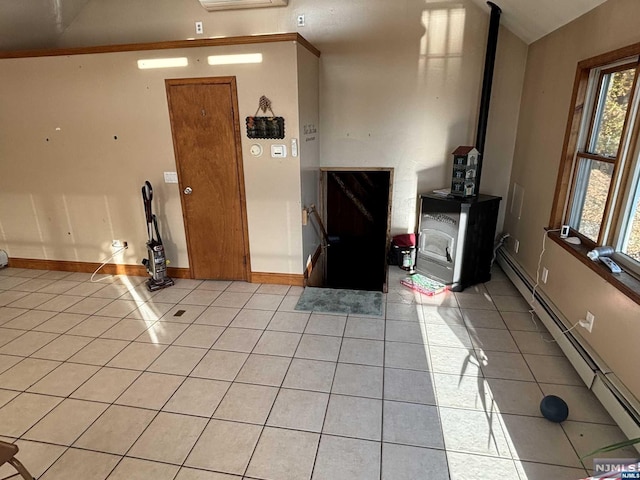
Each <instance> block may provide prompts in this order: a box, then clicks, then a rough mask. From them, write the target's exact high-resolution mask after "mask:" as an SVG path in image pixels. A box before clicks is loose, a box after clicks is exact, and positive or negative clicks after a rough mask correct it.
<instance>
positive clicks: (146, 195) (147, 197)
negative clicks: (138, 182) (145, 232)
mask: <svg viewBox="0 0 640 480" xmlns="http://www.w3.org/2000/svg"><path fill="white" fill-rule="evenodd" d="M151 200H153V187H152V186H151V183H150V182H149V181H148V180H147V181H146V182H144V185H143V186H142V201H143V203H144V213H145V216H146V219H147V224H151V223H152V222H153V214H152V213H151Z"/></svg>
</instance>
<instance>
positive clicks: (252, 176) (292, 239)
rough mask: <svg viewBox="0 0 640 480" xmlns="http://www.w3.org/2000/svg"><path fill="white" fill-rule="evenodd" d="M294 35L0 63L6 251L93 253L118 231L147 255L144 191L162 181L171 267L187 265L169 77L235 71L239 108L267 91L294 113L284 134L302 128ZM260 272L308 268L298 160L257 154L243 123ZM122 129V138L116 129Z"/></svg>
mask: <svg viewBox="0 0 640 480" xmlns="http://www.w3.org/2000/svg"><path fill="white" fill-rule="evenodd" d="M296 48H297V47H296V45H295V44H294V43H293V42H280V43H269V44H259V45H245V46H229V47H206V48H205V47H202V48H189V49H181V50H171V51H166V50H165V51H146V52H123V53H108V54H92V55H75V56H69V57H40V58H24V59H15V60H14V59H10V60H2V61H0V64H1V65H2V68H0V84H2V86H3V88H2V90H1V91H0V104H2V106H3V107H2V110H1V111H0V158H2V175H0V225H1V230H0V235H1V237H0V248H4V249H6V250H7V252H8V253H9V255H10V256H12V257H22V258H38V259H54V260H72V261H85V262H96V261H99V260H100V259H101V258H103V257H105V256H107V255H108V254H110V253H111V248H110V243H111V240H112V239H121V240H127V241H128V242H129V245H130V247H129V250H127V251H126V252H124V254H122V255H121V256H120V257H119V258H117V259H116V260H117V261H118V262H119V263H129V264H136V263H138V262H139V261H140V259H141V258H143V256H145V255H146V249H145V242H146V229H145V221H144V214H143V206H142V200H141V198H140V188H141V186H142V184H143V182H144V180H146V179H148V180H150V181H151V183H152V184H153V185H154V190H155V203H154V209H155V211H156V213H157V214H158V217H159V221H160V224H161V228H162V233H163V240H164V241H165V244H166V249H167V256H168V258H169V259H170V260H171V262H172V263H171V265H172V266H175V267H187V266H188V258H187V252H186V241H185V234H184V225H183V221H182V211H181V205H180V192H179V189H178V185H176V184H164V181H163V172H165V171H176V166H175V160H174V155H173V145H172V140H171V128H170V124H169V115H168V109H167V101H166V91H165V85H164V80H165V78H183V77H210V76H227V75H235V76H236V78H237V85H238V104H239V105H238V106H239V117H240V118H241V119H242V121H244V118H245V117H246V116H248V115H253V114H255V111H256V109H257V105H258V99H259V98H260V96H261V95H263V94H265V95H267V96H268V97H269V98H270V99H271V100H272V102H273V109H274V110H275V112H276V114H278V115H282V116H284V117H285V119H286V138H285V139H284V140H282V141H279V142H278V143H286V142H288V141H289V139H290V138H296V137H299V133H298V107H297V99H296V92H297V67H296V65H297V59H296V56H297V53H296ZM254 52H261V53H262V54H263V62H262V63H261V64H252V65H235V66H215V67H214V66H209V65H208V64H207V56H208V55H212V54H230V53H254ZM163 56H186V57H188V58H189V66H188V67H185V68H180V69H171V70H167V69H160V70H139V69H138V68H137V63H136V62H137V60H138V59H140V58H156V57H163ZM241 131H242V132H243V135H242V150H243V153H244V174H245V185H246V194H247V195H246V196H247V214H248V223H249V239H250V250H251V262H252V270H253V271H255V272H283V273H300V272H301V271H302V268H303V267H302V240H301V224H300V223H301V222H300V214H299V212H300V208H301V207H300V174H299V171H300V167H299V159H298V158H291V157H289V158H285V159H273V158H271V157H270V154H269V146H270V144H271V143H276V142H274V141H258V142H257V143H261V144H263V145H264V147H265V153H264V154H263V155H262V156H261V157H257V158H256V157H252V156H251V155H250V154H249V145H250V144H251V143H253V142H250V141H249V139H247V138H246V134H244V128H242V129H241ZM115 137H117V139H116V138H115Z"/></svg>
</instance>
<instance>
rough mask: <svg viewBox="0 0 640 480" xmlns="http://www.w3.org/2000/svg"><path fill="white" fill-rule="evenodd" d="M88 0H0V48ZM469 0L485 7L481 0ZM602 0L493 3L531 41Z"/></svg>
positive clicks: (35, 40)
mask: <svg viewBox="0 0 640 480" xmlns="http://www.w3.org/2000/svg"><path fill="white" fill-rule="evenodd" d="M89 1H109V0H0V50H22V49H33V48H51V47H54V46H55V45H56V40H57V38H58V36H59V35H60V34H61V33H62V32H63V31H64V29H65V28H67V27H68V26H69V25H70V24H71V23H72V22H73V20H74V18H75V17H76V15H78V13H79V12H80V11H81V10H82V8H84V6H85V5H86V4H87V3H88V2H89ZM131 1H134V2H135V1H136V0H131ZM193 1H194V2H195V1H197V0H193ZM389 1H395V0H389ZM427 1H428V0H427ZM472 1H473V2H475V3H477V4H478V5H480V6H481V7H482V8H485V9H486V8H487V6H486V1H485V0H472ZM605 1H606V0H495V2H494V3H496V4H497V5H498V6H499V7H500V8H501V9H502V18H501V23H502V24H503V25H504V26H505V27H507V28H508V29H509V30H511V31H512V32H513V33H514V34H516V35H517V36H519V37H520V38H521V39H522V40H524V41H525V42H526V43H531V42H534V41H535V40H537V39H539V38H540V37H543V36H544V35H546V34H547V33H550V32H552V31H553V30H555V29H557V28H559V27H561V26H562V25H564V24H566V23H568V22H570V21H571V20H573V19H574V18H577V17H579V16H581V15H583V14H584V13H586V12H588V11H589V10H591V9H592V8H594V7H596V6H598V5H600V4H601V3H604V2H605Z"/></svg>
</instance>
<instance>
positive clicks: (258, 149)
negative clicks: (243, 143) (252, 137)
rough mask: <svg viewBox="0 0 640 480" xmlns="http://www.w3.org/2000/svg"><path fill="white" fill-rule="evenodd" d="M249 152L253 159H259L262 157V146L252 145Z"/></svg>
mask: <svg viewBox="0 0 640 480" xmlns="http://www.w3.org/2000/svg"><path fill="white" fill-rule="evenodd" d="M249 152H251V155H253V156H254V157H259V156H260V155H262V145H259V144H257V143H254V144H253V145H251V148H250V149H249Z"/></svg>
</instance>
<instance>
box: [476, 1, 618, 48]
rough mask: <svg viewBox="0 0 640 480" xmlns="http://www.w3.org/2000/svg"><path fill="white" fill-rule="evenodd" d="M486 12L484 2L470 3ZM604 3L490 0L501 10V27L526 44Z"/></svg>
mask: <svg viewBox="0 0 640 480" xmlns="http://www.w3.org/2000/svg"><path fill="white" fill-rule="evenodd" d="M473 1H474V2H475V3H477V4H478V5H481V6H483V7H484V8H486V4H487V2H486V1H485V0H473ZM605 1H606V0H493V3H495V4H496V5H497V6H499V7H500V8H501V9H502V15H501V18H500V23H501V24H502V25H504V26H505V27H507V28H508V29H509V30H511V31H512V32H513V33H514V34H516V35H517V36H518V37H520V38H521V39H522V40H524V41H525V42H526V43H532V42H535V41H536V40H538V39H539V38H542V37H544V36H545V35H546V34H548V33H551V32H553V31H554V30H556V29H558V28H560V27H561V26H563V25H566V24H567V23H569V22H570V21H571V20H573V19H575V18H578V17H580V16H582V15H584V14H585V13H587V12H588V11H589V10H592V9H593V8H595V7H597V6H598V5H600V4H602V3H604V2H605Z"/></svg>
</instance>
